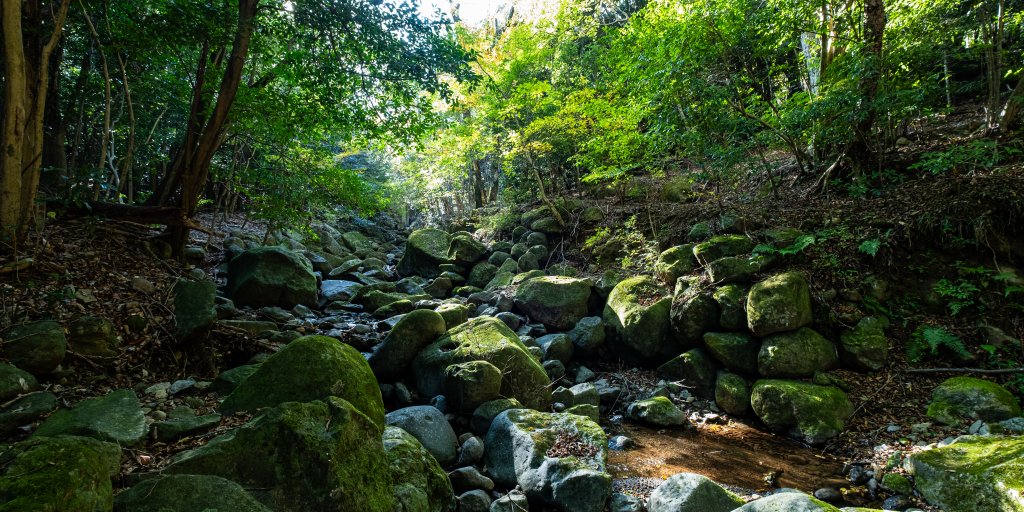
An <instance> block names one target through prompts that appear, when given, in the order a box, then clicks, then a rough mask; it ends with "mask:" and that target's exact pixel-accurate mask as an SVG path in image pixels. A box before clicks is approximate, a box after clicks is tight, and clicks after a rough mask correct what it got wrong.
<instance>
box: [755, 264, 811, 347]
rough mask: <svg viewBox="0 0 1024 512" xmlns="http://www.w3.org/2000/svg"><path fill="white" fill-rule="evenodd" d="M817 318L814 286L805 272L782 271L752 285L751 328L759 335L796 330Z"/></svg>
mask: <svg viewBox="0 0 1024 512" xmlns="http://www.w3.org/2000/svg"><path fill="white" fill-rule="evenodd" d="M813 320H814V317H813V314H812V311H811V288H810V285H809V284H808V283H807V279H806V278H805V277H804V276H803V275H802V274H799V273H796V272H788V273H785V274H778V275H775V276H772V277H769V278H767V279H765V280H763V281H760V282H758V283H757V284H755V285H754V286H752V287H751V288H750V294H749V295H748V296H747V327H748V328H749V329H750V332H752V333H754V335H755V336H767V335H769V334H774V333H777V332H785V331H794V330H796V329H799V328H801V327H804V326H806V325H810V323H811V322H812V321H813Z"/></svg>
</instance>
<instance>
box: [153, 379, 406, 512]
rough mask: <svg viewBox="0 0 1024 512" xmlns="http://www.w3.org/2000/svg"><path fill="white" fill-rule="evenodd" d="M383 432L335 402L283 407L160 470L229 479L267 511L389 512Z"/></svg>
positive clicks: (390, 489) (389, 476) (357, 411)
mask: <svg viewBox="0 0 1024 512" xmlns="http://www.w3.org/2000/svg"><path fill="white" fill-rule="evenodd" d="M267 363H269V360H268V362H267ZM378 397H379V393H378ZM378 399H379V398H378ZM383 432H384V428H383V427H382V426H381V424H380V423H377V422H376V421H375V420H373V419H371V418H370V417H368V416H367V415H365V414H363V412H362V411H361V410H360V409H359V408H357V407H355V406H354V405H353V404H351V403H349V402H348V401H346V400H343V399H340V398H336V397H331V398H328V399H326V400H325V401H312V402H306V403H300V402H286V403H283V404H280V405H278V406H276V407H273V408H271V409H269V410H267V411H265V412H264V413H263V414H261V415H260V416H258V417H256V418H255V419H253V420H252V421H250V422H249V423H246V424H245V425H243V426H242V427H239V428H237V429H235V430H232V431H230V432H228V433H227V434H223V435H221V436H219V437H216V438H214V439H213V440H211V441H210V442H209V443H207V444H206V445H204V446H201V447H199V448H196V449H194V450H189V451H187V452H184V453H181V454H180V455H178V456H177V457H176V458H175V459H174V460H173V462H172V463H171V464H170V465H169V466H167V467H166V468H164V470H163V472H164V473H165V474H193V475H215V476H220V477H223V478H227V479H228V480H231V481H234V482H236V483H238V484H240V485H241V486H242V487H244V488H246V489H250V492H252V494H253V495H254V496H255V497H256V499H258V500H259V501H260V502H261V503H263V504H264V505H266V506H267V507H269V508H271V509H273V510H280V511H309V510H323V511H325V512H326V511H337V512H343V511H350V510H360V511H372V512H391V511H392V510H393V503H394V498H393V492H394V489H393V481H392V474H391V468H390V467H389V464H388V459H387V455H386V453H385V451H384V444H383V442H382V440H381V435H382V434H383Z"/></svg>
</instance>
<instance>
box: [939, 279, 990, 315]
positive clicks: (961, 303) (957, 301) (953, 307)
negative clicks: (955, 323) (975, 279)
mask: <svg viewBox="0 0 1024 512" xmlns="http://www.w3.org/2000/svg"><path fill="white" fill-rule="evenodd" d="M934 289H935V293H937V294H939V296H940V297H942V298H944V299H946V305H947V306H948V307H949V312H950V313H951V314H952V315H953V316H956V315H958V314H960V312H961V311H963V310H964V309H967V308H972V307H976V306H977V296H978V293H980V292H981V290H979V289H978V287H977V286H974V285H973V284H971V283H970V282H969V281H967V280H964V279H957V280H956V281H950V280H949V279H940V280H939V281H938V282H937V283H935V287H934Z"/></svg>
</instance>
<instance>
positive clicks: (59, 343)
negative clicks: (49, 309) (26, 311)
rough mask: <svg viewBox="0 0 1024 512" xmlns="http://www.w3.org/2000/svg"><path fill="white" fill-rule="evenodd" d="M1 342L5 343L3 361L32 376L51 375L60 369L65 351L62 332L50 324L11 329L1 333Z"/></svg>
mask: <svg viewBox="0 0 1024 512" xmlns="http://www.w3.org/2000/svg"><path fill="white" fill-rule="evenodd" d="M0 338H3V339H4V344H3V355H4V357H6V358H7V360H8V361H10V362H11V364H13V365H14V366H17V367H18V368H21V369H22V370H25V371H26V372H29V373H32V374H35V375H43V374H47V373H50V372H52V371H53V370H55V369H56V368H57V367H58V366H60V363H61V361H63V360H64V354H65V352H67V347H68V343H67V338H65V336H64V328H63V327H61V325H60V324H58V323H57V322H52V321H49V320H44V321H41V322H32V323H29V324H24V325H16V326H13V327H11V328H9V329H7V330H5V331H3V333H2V334H0Z"/></svg>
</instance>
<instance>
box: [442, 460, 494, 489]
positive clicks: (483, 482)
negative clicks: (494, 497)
mask: <svg viewBox="0 0 1024 512" xmlns="http://www.w3.org/2000/svg"><path fill="white" fill-rule="evenodd" d="M448 479H449V480H451V482H452V487H453V488H455V492H460V491H470V490H473V489H483V490H485V491H491V490H493V489H494V481H493V480H491V479H490V478H487V477H486V476H484V475H482V474H481V473H480V471H478V470H477V469H476V468H475V467H473V466H467V467H461V468H459V469H456V470H455V471H452V472H451V473H448Z"/></svg>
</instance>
